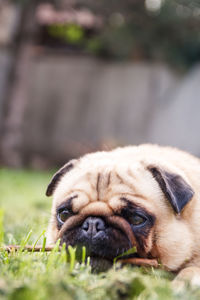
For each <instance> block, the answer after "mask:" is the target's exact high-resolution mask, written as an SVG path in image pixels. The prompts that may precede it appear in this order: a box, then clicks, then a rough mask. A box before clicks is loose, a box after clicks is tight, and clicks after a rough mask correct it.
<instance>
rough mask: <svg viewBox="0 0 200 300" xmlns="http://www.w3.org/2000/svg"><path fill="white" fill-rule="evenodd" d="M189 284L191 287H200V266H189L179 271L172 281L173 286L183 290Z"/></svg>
mask: <svg viewBox="0 0 200 300" xmlns="http://www.w3.org/2000/svg"><path fill="white" fill-rule="evenodd" d="M186 284H189V285H190V286H191V287H200V268H198V267H188V268H185V269H183V270H181V271H180V272H179V274H178V275H177V276H176V277H175V279H174V280H173V282H172V287H173V288H174V289H175V290H177V291H180V290H183V289H184V288H185V287H186Z"/></svg>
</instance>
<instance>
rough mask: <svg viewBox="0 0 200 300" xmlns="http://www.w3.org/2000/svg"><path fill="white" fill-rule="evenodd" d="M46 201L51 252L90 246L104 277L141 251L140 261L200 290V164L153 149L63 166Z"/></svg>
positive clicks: (179, 154)
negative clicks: (56, 247)
mask: <svg viewBox="0 0 200 300" xmlns="http://www.w3.org/2000/svg"><path fill="white" fill-rule="evenodd" d="M46 195H47V196H51V195H53V205H52V214H51V220H50V222H49V227H48V231H47V241H48V244H52V243H53V244H54V243H55V242H56V241H57V240H58V239H60V241H61V244H63V243H65V244H66V246H68V245H72V246H77V247H79V246H80V247H82V246H85V247H86V249H87V253H88V255H89V256H90V258H91V264H92V265H93V266H95V267H100V269H102V270H106V269H107V268H108V267H110V266H111V265H112V262H113V259H114V258H115V257H117V256H119V255H120V254H122V253H124V252H125V251H127V250H128V249H130V248H132V247H134V246H136V249H137V253H136V254H134V255H135V256H137V257H139V258H151V259H152V258H155V259H157V260H159V261H160V262H161V264H162V265H163V267H164V268H165V269H166V270H169V271H173V272H176V273H177V274H178V276H177V279H186V280H190V281H191V282H194V283H197V284H199V285H200V160H199V159H198V158H196V157H194V156H192V155H190V154H188V153H186V152H183V151H181V150H178V149H175V148H170V147H160V146H158V145H151V144H145V145H139V146H128V147H124V148H117V149H114V150H112V151H100V152H95V153H90V154H86V155H85V156H83V157H81V158H80V159H77V160H72V161H70V162H68V163H67V164H66V165H64V166H63V167H62V168H61V169H60V170H59V171H58V172H57V173H56V174H55V175H54V176H53V178H52V180H51V182H50V184H49V185H48V188H47V191H46Z"/></svg>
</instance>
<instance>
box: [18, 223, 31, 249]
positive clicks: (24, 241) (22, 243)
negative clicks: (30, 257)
mask: <svg viewBox="0 0 200 300" xmlns="http://www.w3.org/2000/svg"><path fill="white" fill-rule="evenodd" d="M32 232H33V231H32V229H31V230H30V231H29V233H28V234H27V236H26V238H25V239H23V240H22V241H21V244H20V250H19V252H22V251H23V250H24V247H25V246H26V244H27V243H28V241H29V240H30V237H31V235H32Z"/></svg>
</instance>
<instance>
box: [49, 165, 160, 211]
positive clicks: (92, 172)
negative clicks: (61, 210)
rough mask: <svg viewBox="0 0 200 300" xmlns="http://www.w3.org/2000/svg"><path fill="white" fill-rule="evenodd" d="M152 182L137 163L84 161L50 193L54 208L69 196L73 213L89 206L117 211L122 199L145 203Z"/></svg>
mask: <svg viewBox="0 0 200 300" xmlns="http://www.w3.org/2000/svg"><path fill="white" fill-rule="evenodd" d="M155 186H156V183H155V182H154V180H153V179H152V176H151V174H150V173H149V172H148V171H147V170H146V169H145V167H144V166H143V165H142V164H141V163H135V164H134V165H130V164H128V163H126V162H120V161H119V160H118V161H115V160H114V159H113V161H111V160H108V159H107V160H106V159H104V160H101V159H99V160H90V161H89V162H88V161H87V160H85V161H83V162H81V163H79V164H78V165H77V166H76V167H75V168H74V169H73V170H72V171H70V172H69V173H68V174H66V175H64V176H63V178H62V179H61V181H60V183H59V184H58V186H57V188H56V190H55V194H54V209H55V208H56V207H58V206H59V205H61V204H62V203H64V202H67V201H68V200H69V199H72V201H73V202H72V204H73V208H74V210H75V211H76V212H80V211H81V212H82V209H83V208H84V207H87V209H88V206H89V205H90V207H92V208H93V210H94V211H95V210H98V211H101V210H102V211H103V212H104V213H105V211H107V212H108V213H111V210H112V209H115V210H117V208H118V207H121V206H122V205H123V203H124V202H123V201H122V199H125V198H127V199H129V201H133V202H134V203H140V204H141V203H143V202H144V204H145V206H146V205H148V203H147V202H148V201H147V200H148V199H150V198H152V194H153V193H155V190H156V188H155Z"/></svg>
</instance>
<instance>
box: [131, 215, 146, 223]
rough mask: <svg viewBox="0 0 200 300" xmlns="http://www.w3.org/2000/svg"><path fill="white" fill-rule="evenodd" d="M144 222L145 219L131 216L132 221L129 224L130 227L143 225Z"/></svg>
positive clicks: (139, 216)
mask: <svg viewBox="0 0 200 300" xmlns="http://www.w3.org/2000/svg"><path fill="white" fill-rule="evenodd" d="M145 222H146V218H145V217H143V216H141V215H138V214H134V215H133V216H132V220H131V224H132V225H141V224H143V223H145Z"/></svg>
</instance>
